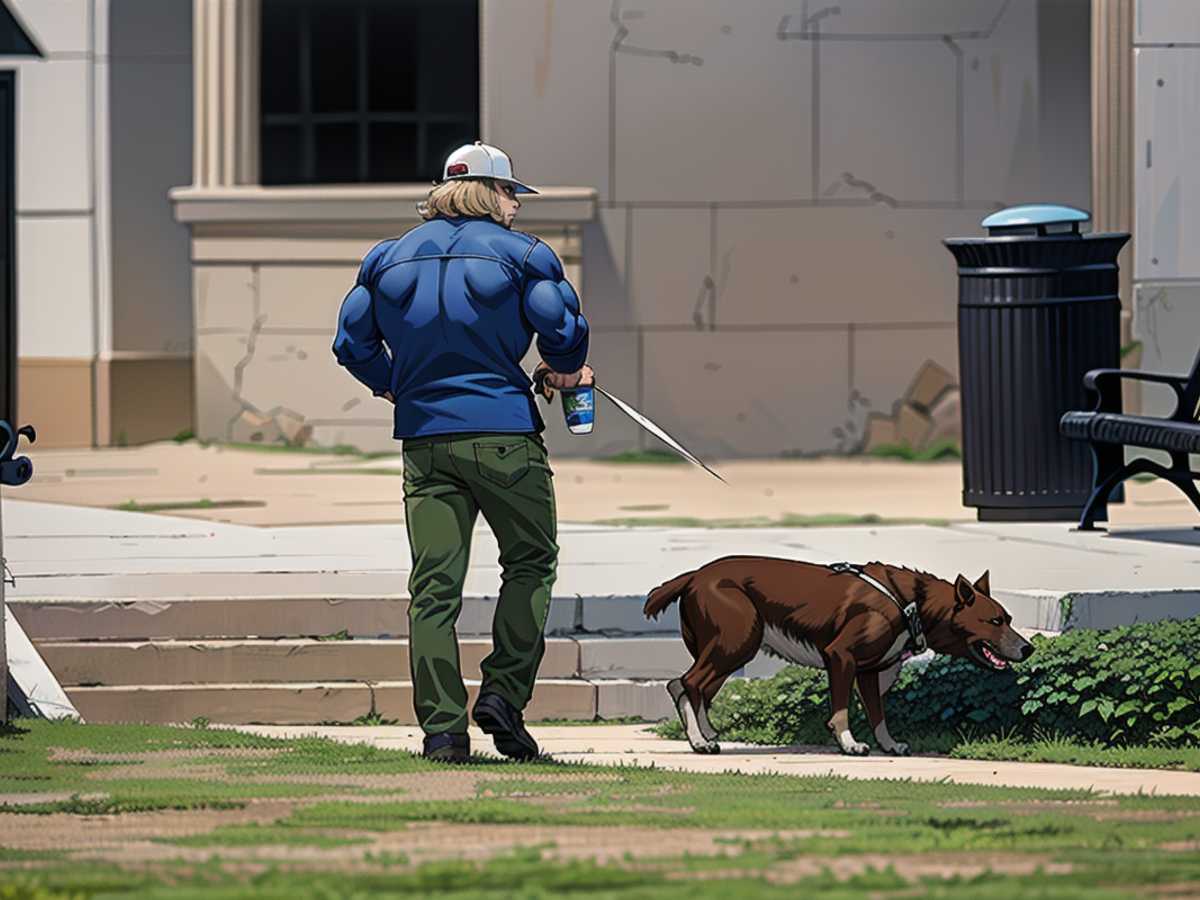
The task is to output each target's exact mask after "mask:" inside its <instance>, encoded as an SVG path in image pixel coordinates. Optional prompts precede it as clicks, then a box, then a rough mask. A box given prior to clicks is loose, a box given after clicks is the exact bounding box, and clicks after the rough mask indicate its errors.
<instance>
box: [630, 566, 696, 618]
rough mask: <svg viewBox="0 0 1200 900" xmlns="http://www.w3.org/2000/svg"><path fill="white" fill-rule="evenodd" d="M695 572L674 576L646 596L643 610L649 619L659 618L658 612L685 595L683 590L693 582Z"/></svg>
mask: <svg viewBox="0 0 1200 900" xmlns="http://www.w3.org/2000/svg"><path fill="white" fill-rule="evenodd" d="M695 574H696V573H695V572H684V573H683V574H682V575H680V576H678V577H677V578H672V579H671V580H670V581H668V582H667V583H666V584H661V585H659V586H658V587H656V588H655V589H654V590H652V591H651V592H650V594H649V596H648V597H647V598H646V605H645V606H644V607H642V612H643V614H645V616H646V618H647V619H654V618H658V614H659V613H661V612H662V611H663V610H664V609H666V608H667V607H668V606H670V605H671V604H672V603H674V602H675V601H676V600H678V599H679V598H680V597H681V596H683V592H684V591H685V590H687V589H688V587H689V585H691V583H692V576H693V575H695Z"/></svg>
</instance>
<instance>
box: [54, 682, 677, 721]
mask: <svg viewBox="0 0 1200 900" xmlns="http://www.w3.org/2000/svg"><path fill="white" fill-rule="evenodd" d="M66 691H67V695H68V696H69V697H70V698H71V702H72V703H74V704H75V706H76V708H77V709H78V710H79V714H80V715H81V716H83V718H84V719H85V720H86V721H88V722H149V723H180V722H182V723H187V722H191V721H192V720H194V719H196V718H198V717H203V718H205V719H207V720H209V721H210V722H214V723H225V724H239V725H244V724H277V725H315V724H321V723H341V724H345V723H350V722H353V721H354V720H355V719H358V718H360V717H362V716H366V715H368V714H370V713H371V712H375V713H377V714H378V715H380V716H382V717H383V718H384V719H390V720H395V721H397V722H399V723H400V724H403V725H413V724H416V721H415V717H414V714H413V705H412V684H411V682H407V681H384V682H379V683H377V684H366V683H363V682H344V683H340V684H335V683H328V682H327V683H317V682H310V683H295V684H220V685H216V684H193V685H164V684H155V685H127V686H106V687H69V688H67V689H66ZM478 691H479V682H478V681H475V680H470V681H468V682H467V693H468V695H469V697H470V702H471V703H474V701H475V697H476V695H477V694H478ZM660 696H661V697H662V698H667V699H666V700H665V704H664V702H663V701H661V700H659V699H658V698H659V697H660ZM664 707H665V709H666V712H667V713H669V711H670V702H669V698H668V697H667V692H666V690H665V688H664V687H663V684H662V682H646V683H641V684H635V683H634V682H610V683H605V682H600V683H596V682H591V681H587V680H585V679H555V678H548V679H543V680H539V681H538V684H537V688H536V689H535V690H534V693H533V700H532V701H531V703H530V705H529V707H528V708H527V709H526V710H525V717H526V719H528V720H529V721H531V722H536V721H543V720H546V719H578V720H593V719H595V718H596V717H597V716H598V715H599V716H601V717H603V718H622V717H625V716H631V715H645V714H646V713H654V712H655V711H657V710H659V709H661V708H664ZM664 714H666V713H664Z"/></svg>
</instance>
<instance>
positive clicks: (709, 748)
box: [692, 741, 721, 756]
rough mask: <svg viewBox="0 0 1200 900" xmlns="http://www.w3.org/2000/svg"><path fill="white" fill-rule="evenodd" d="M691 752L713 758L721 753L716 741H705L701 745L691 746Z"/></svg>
mask: <svg viewBox="0 0 1200 900" xmlns="http://www.w3.org/2000/svg"><path fill="white" fill-rule="evenodd" d="M692 750H693V752H695V753H700V754H703V755H705V756H714V755H716V754H718V753H720V752H721V745H720V744H718V743H717V742H716V741H705V742H704V743H703V744H692Z"/></svg>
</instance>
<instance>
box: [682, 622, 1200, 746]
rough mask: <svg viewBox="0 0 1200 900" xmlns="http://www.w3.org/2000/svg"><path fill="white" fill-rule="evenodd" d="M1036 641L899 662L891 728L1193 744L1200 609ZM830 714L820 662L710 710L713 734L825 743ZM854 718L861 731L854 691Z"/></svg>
mask: <svg viewBox="0 0 1200 900" xmlns="http://www.w3.org/2000/svg"><path fill="white" fill-rule="evenodd" d="M1033 643H1034V646H1035V647H1036V651H1035V652H1034V654H1033V656H1032V657H1030V658H1029V659H1028V660H1026V661H1025V662H1023V663H1019V664H1017V665H1015V666H1013V667H1012V668H1010V669H1008V670H1007V671H1004V672H987V671H984V670H982V669H980V668H979V667H977V666H976V665H974V664H973V663H971V662H968V661H967V660H965V659H956V658H953V657H947V656H938V657H935V658H934V659H932V660H930V661H929V662H927V663H921V662H919V663H914V664H912V665H909V666H906V667H905V668H904V669H903V670H902V671H901V673H900V677H899V678H898V679H897V681H896V684H895V685H893V687H892V689H891V690H890V691H889V692H888V694H887V696H886V698H885V708H886V710H887V715H888V717H889V719H890V720H891V721H892V722H893V723H895V727H893V729H892V730H893V732H895V733H896V734H897V735H899V736H900V737H901V738H902V739H903V738H907V737H910V736H914V737H915V736H922V735H925V736H939V735H942V736H944V735H946V734H948V733H955V732H957V733H960V734H964V733H965V734H970V735H972V736H974V737H976V738H979V737H985V736H989V735H997V736H1000V735H1003V736H1006V737H1012V736H1016V737H1026V738H1033V737H1036V736H1037V735H1039V734H1041V735H1044V734H1057V735H1061V736H1063V737H1066V738H1070V739H1074V740H1081V741H1086V742H1099V743H1101V744H1103V745H1105V746H1119V745H1124V744H1160V745H1179V744H1200V617H1197V618H1193V619H1188V620H1186V621H1169V622H1155V623H1147V624H1141V625H1131V626H1127V627H1123V628H1114V629H1111V630H1108V631H1095V630H1090V629H1080V630H1078V631H1069V632H1067V633H1065V634H1063V635H1060V636H1059V637H1054V638H1045V637H1041V636H1037V637H1034V639H1033ZM828 718H829V692H828V678H827V676H826V675H825V672H824V671H822V670H817V669H803V668H800V667H795V666H792V667H789V668H787V669H784V670H783V671H781V672H779V673H778V674H777V675H775V676H774V677H773V678H769V679H763V680H757V681H741V680H739V681H732V682H730V683H729V684H728V685H727V686H726V687H725V688H724V689H723V690H722V691H721V693H720V694H718V695H717V698H716V702H715V703H714V705H713V710H712V715H711V719H712V722H713V725H714V727H716V728H717V730H718V731H720V732H721V735H722V737H724V738H726V739H728V740H740V741H749V742H752V743H763V744H789V743H798V744H814V743H815V744H824V743H827V742H828V741H829V734H828V732H827V731H826V729H825V722H826V720H827V719H828ZM672 724H675V723H672ZM851 728H852V730H854V731H855V733H856V734H859V735H868V734H870V729H869V727H868V726H867V723H866V719H865V717H864V716H863V714H862V711H861V709H860V708H858V704H857V702H856V703H854V704H853V707H852V710H851ZM674 730H675V729H673V728H667V729H666V731H667V732H673V731H674Z"/></svg>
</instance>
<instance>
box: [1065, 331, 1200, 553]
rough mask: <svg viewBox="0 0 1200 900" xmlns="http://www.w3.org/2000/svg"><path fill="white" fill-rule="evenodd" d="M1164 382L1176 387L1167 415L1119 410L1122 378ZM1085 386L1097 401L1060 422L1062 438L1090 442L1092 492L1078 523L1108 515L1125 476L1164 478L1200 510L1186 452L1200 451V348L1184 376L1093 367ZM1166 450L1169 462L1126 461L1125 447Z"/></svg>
mask: <svg viewBox="0 0 1200 900" xmlns="http://www.w3.org/2000/svg"><path fill="white" fill-rule="evenodd" d="M1124 378H1128V379H1131V380H1134V381H1143V382H1150V383H1153V384H1164V385H1167V386H1169V387H1170V388H1172V389H1173V390H1174V391H1175V399H1176V403H1175V411H1174V412H1173V413H1172V414H1171V415H1170V416H1169V417H1168V418H1156V417H1154V416H1133V415H1127V414H1125V413H1122V412H1121V379H1124ZM1083 384H1084V387H1086V388H1087V391H1088V394H1089V396H1091V397H1094V398H1095V400H1096V405H1095V408H1094V409H1093V410H1091V411H1090V412H1083V411H1072V412H1068V413H1066V414H1065V415H1064V416H1063V417H1062V419H1061V420H1060V421H1059V431H1060V432H1061V433H1062V434H1063V436H1064V437H1068V438H1074V439H1076V440H1081V441H1087V442H1088V443H1089V444H1091V448H1092V459H1093V463H1094V467H1093V476H1092V495H1091V497H1089V498H1088V502H1087V506H1085V507H1084V510H1083V514H1082V515H1081V516H1080V518H1079V528H1080V529H1081V530H1090V529H1092V528H1093V527H1094V526H1095V522H1096V519H1097V518H1099V519H1102V520H1103V519H1107V518H1108V498H1109V495H1110V494H1112V492H1113V489H1114V488H1115V487H1116V486H1117V485H1119V484H1121V483H1122V482H1123V481H1125V479H1127V478H1131V477H1132V476H1134V475H1140V474H1143V473H1148V474H1151V475H1157V476H1159V477H1160V478H1165V479H1167V480H1168V481H1170V482H1171V483H1172V484H1173V485H1175V486H1176V487H1177V488H1179V489H1180V490H1181V491H1183V493H1184V495H1185V496H1186V497H1187V498H1188V499H1189V500H1191V501H1192V505H1193V506H1195V507H1196V509H1197V510H1200V490H1197V489H1196V484H1195V479H1196V478H1200V472H1193V471H1192V469H1191V464H1190V462H1189V461H1188V454H1190V453H1200V422H1197V421H1196V406H1197V402H1198V401H1200V353H1197V354H1196V358H1195V360H1193V361H1192V370H1191V372H1189V373H1188V374H1186V375H1169V374H1166V373H1163V372H1143V371H1141V370H1139V369H1093V370H1092V371H1090V372H1088V373H1087V375H1085V376H1084V379H1083ZM1126 447H1138V448H1141V449H1145V450H1163V451H1165V452H1166V453H1168V454H1170V457H1171V465H1170V467H1169V468H1168V467H1167V466H1163V465H1160V464H1159V463H1156V462H1154V460H1151V459H1145V458H1142V457H1139V458H1138V459H1134V460H1131V461H1130V462H1125V448H1126Z"/></svg>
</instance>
